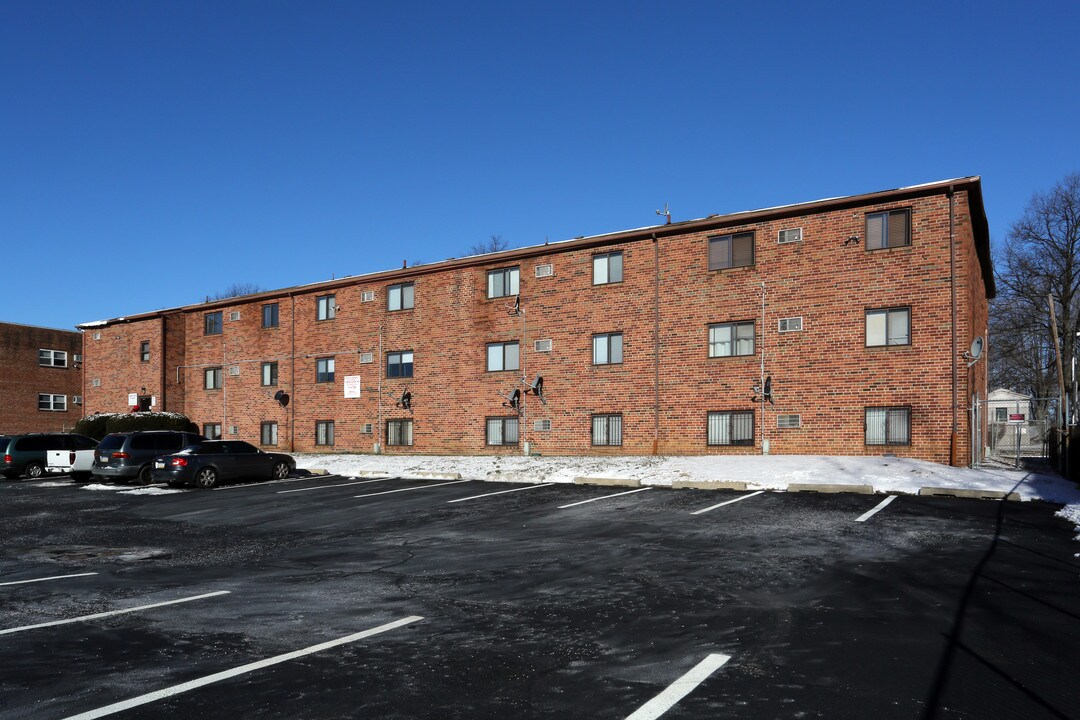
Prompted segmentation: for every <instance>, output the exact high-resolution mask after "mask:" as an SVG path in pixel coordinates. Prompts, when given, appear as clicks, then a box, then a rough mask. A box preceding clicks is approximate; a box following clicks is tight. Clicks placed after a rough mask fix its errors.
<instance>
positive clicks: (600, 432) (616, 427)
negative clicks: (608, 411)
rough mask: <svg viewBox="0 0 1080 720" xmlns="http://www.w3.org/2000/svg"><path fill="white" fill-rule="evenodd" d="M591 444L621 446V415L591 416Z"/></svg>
mask: <svg viewBox="0 0 1080 720" xmlns="http://www.w3.org/2000/svg"><path fill="white" fill-rule="evenodd" d="M592 444H593V445H622V415H593V416H592Z"/></svg>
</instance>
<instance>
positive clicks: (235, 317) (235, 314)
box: [229, 310, 240, 322]
mask: <svg viewBox="0 0 1080 720" xmlns="http://www.w3.org/2000/svg"><path fill="white" fill-rule="evenodd" d="M239 319H240V311H239V310H233V311H232V312H231V313H229V321H230V322H236V321H237V320H239Z"/></svg>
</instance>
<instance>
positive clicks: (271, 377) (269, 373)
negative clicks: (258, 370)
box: [262, 362, 278, 386]
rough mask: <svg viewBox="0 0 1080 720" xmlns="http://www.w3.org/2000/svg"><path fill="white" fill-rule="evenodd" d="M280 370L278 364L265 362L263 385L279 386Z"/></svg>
mask: <svg viewBox="0 0 1080 720" xmlns="http://www.w3.org/2000/svg"><path fill="white" fill-rule="evenodd" d="M277 379H278V369H277V363H276V362H264V363H263V364H262V384H263V385H264V386H271V385H277Z"/></svg>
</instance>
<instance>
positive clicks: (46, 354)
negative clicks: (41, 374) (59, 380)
mask: <svg viewBox="0 0 1080 720" xmlns="http://www.w3.org/2000/svg"><path fill="white" fill-rule="evenodd" d="M38 365H39V366H41V367H67V365H68V354H67V350H51V349H49V348H42V349H40V350H38Z"/></svg>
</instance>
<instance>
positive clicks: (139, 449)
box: [90, 430, 206, 485]
mask: <svg viewBox="0 0 1080 720" xmlns="http://www.w3.org/2000/svg"><path fill="white" fill-rule="evenodd" d="M205 440H206V438H204V437H203V436H202V435H199V434H197V433H192V432H180V431H179V430H133V431H132V432H118V433H110V434H108V435H106V436H105V437H104V438H103V439H102V440H101V442H100V443H98V446H97V450H96V451H95V452H94V464H93V467H92V468H91V469H90V473H91V474H92V475H93V476H94V479H95V480H98V481H120V482H126V481H128V480H138V481H139V482H140V483H141V484H143V485H148V484H150V483H151V482H152V481H153V477H152V474H153V471H154V458H156V457H159V456H161V455H170V454H172V453H175V452H179V451H180V450H183V449H184V448H186V447H187V446H189V445H198V444H199V443H201V442H204V441H205Z"/></svg>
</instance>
